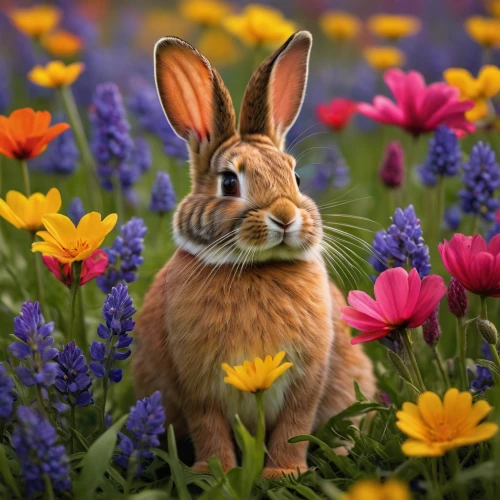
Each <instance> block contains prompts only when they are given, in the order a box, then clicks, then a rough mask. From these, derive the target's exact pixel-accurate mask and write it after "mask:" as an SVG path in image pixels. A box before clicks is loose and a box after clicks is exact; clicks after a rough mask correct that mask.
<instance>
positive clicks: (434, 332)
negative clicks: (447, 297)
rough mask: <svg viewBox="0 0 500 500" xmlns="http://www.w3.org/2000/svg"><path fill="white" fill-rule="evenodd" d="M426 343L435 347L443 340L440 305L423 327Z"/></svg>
mask: <svg viewBox="0 0 500 500" xmlns="http://www.w3.org/2000/svg"><path fill="white" fill-rule="evenodd" d="M422 330H423V333H424V340H425V343H426V344H427V345H428V346H430V347H434V346H435V345H436V344H437V343H438V342H439V339H440V338H441V327H440V326H439V305H438V306H437V307H436V309H434V311H432V313H431V315H430V316H429V317H428V318H427V320H426V322H425V323H424V324H423V325H422Z"/></svg>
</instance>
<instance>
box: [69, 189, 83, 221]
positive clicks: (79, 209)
mask: <svg viewBox="0 0 500 500" xmlns="http://www.w3.org/2000/svg"><path fill="white" fill-rule="evenodd" d="M67 212H68V217H69V218H70V219H71V222H73V224H74V225H75V226H77V225H78V223H79V222H80V219H81V218H82V217H83V216H84V215H85V208H84V206H83V201H82V199H81V198H78V196H75V197H74V198H71V201H70V202H69V205H68V210H67Z"/></svg>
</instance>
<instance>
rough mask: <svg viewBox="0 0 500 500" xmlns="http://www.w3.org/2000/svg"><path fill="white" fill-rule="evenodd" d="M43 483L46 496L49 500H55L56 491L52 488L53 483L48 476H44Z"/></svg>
mask: <svg viewBox="0 0 500 500" xmlns="http://www.w3.org/2000/svg"><path fill="white" fill-rule="evenodd" d="M43 482H44V483H45V496H46V498H47V500H54V489H53V488H52V481H51V480H50V477H49V476H47V474H44V475H43Z"/></svg>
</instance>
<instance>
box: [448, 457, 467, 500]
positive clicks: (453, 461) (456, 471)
mask: <svg viewBox="0 0 500 500" xmlns="http://www.w3.org/2000/svg"><path fill="white" fill-rule="evenodd" d="M448 459H449V461H450V467H451V469H452V471H453V477H455V478H458V476H459V475H460V473H461V471H462V469H461V468H460V461H459V460H458V453H457V450H451V451H449V452H448ZM457 483H458V481H457ZM456 491H457V497H458V498H459V500H467V491H466V489H465V488H464V487H463V485H461V484H459V485H458V487H457V490H456Z"/></svg>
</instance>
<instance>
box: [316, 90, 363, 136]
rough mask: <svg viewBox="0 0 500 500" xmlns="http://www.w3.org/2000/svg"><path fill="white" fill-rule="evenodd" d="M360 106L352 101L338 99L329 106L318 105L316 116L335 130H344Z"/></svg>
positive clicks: (333, 100) (328, 104)
mask: <svg viewBox="0 0 500 500" xmlns="http://www.w3.org/2000/svg"><path fill="white" fill-rule="evenodd" d="M357 109H358V104H357V103H356V102H354V101H351V100H350V99H345V98H343V97H337V98H335V99H332V100H331V101H330V102H329V103H327V104H318V106H317V107H316V115H317V116H318V119H319V120H320V121H321V122H322V123H324V124H325V125H327V126H328V127H331V128H333V129H334V130H342V129H344V128H345V127H346V126H347V125H348V124H349V122H350V121H351V118H352V115H353V114H354V113H356V111H357Z"/></svg>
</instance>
